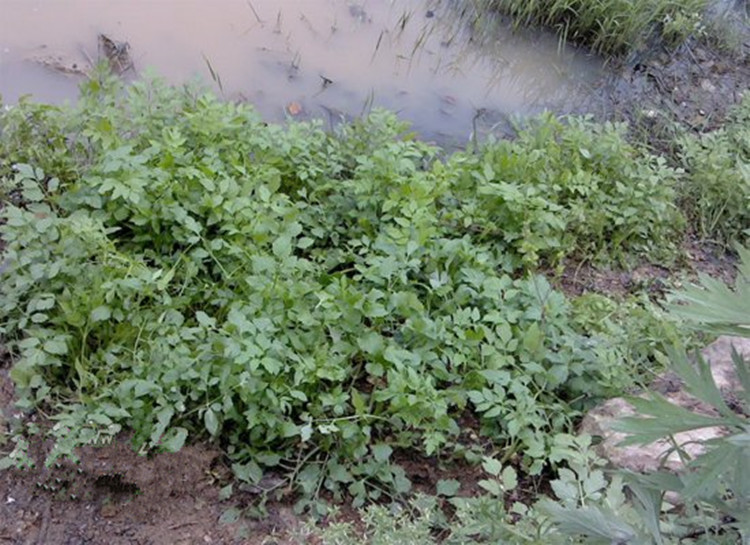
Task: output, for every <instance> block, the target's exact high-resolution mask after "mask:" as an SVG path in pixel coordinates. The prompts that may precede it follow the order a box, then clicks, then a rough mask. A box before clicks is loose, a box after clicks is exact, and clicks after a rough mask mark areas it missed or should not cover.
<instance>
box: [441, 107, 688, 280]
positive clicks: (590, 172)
mask: <svg viewBox="0 0 750 545" xmlns="http://www.w3.org/2000/svg"><path fill="white" fill-rule="evenodd" d="M625 130H626V127H625V126H624V125H619V124H610V123H607V124H596V123H593V122H591V121H590V120H587V119H581V118H568V119H566V120H564V121H560V120H557V119H556V118H554V117H553V116H552V115H550V114H546V115H543V116H541V117H539V118H537V119H534V120H532V121H530V122H529V123H528V124H527V125H526V126H525V127H522V128H520V129H519V131H518V136H517V138H516V139H514V140H507V141H500V142H491V143H490V144H488V145H485V146H483V147H481V148H480V149H479V150H477V151H476V152H469V153H457V154H455V155H454V156H453V157H452V158H451V159H450V160H449V161H448V164H447V169H448V170H447V174H448V176H450V177H451V179H453V180H455V182H454V183H453V184H452V186H453V187H452V189H453V194H452V196H453V197H454V198H455V199H456V204H455V205H454V206H455V209H454V211H452V212H449V213H448V214H447V217H448V218H449V219H450V220H451V221H453V222H454V224H455V229H456V230H458V231H465V232H467V233H471V234H472V236H473V238H475V239H477V240H482V241H485V242H487V243H490V244H493V245H497V246H498V247H499V248H501V249H502V250H503V251H504V252H505V253H507V254H509V255H511V256H521V260H522V261H523V262H524V263H525V265H526V266H529V265H533V264H536V263H537V262H538V261H539V259H540V258H541V259H543V260H545V261H547V262H548V263H551V264H556V263H558V262H559V261H560V260H561V259H563V258H565V257H569V256H574V257H577V258H579V259H593V260H595V261H611V260H613V259H615V260H620V261H626V260H627V259H628V258H629V257H632V256H634V255H639V256H644V255H645V256H650V257H651V258H653V259H662V260H670V259H672V258H673V256H674V251H675V246H674V243H675V242H676V239H677V237H678V236H679V233H680V230H681V228H682V226H683V218H682V215H681V213H680V212H679V210H677V208H676V207H675V205H674V198H675V197H674V185H675V182H676V179H677V175H678V173H677V172H675V170H674V169H672V168H670V167H669V166H667V164H666V161H665V160H664V159H663V158H660V157H659V158H657V157H653V156H649V155H647V154H644V153H642V152H640V151H639V150H637V149H636V148H635V147H633V146H632V145H631V144H629V143H628V142H627V140H626V138H625Z"/></svg>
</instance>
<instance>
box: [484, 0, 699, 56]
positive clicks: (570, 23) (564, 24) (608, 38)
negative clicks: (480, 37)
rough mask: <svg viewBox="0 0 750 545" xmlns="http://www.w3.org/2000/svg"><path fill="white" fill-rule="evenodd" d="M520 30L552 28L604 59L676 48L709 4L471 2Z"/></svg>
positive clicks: (655, 0) (670, 0) (686, 0)
mask: <svg viewBox="0 0 750 545" xmlns="http://www.w3.org/2000/svg"><path fill="white" fill-rule="evenodd" d="M474 1H475V2H476V4H477V7H478V8H479V12H480V13H483V12H486V11H487V10H492V11H496V12H500V13H503V14H505V15H508V16H510V17H511V18H512V19H513V21H514V23H515V24H518V25H541V26H545V27H550V28H552V29H554V30H555V31H556V32H558V33H559V34H560V35H561V36H564V37H565V39H566V40H567V41H570V42H574V43H578V44H581V45H585V46H587V47H590V48H591V49H593V50H595V51H596V52H599V53H603V54H607V55H622V54H628V53H631V52H633V51H639V50H643V49H645V48H647V47H649V46H650V45H652V44H653V43H655V42H657V41H662V42H666V43H667V44H669V45H677V44H679V43H681V42H683V41H684V40H685V39H687V38H688V37H689V36H691V35H692V34H693V33H695V31H696V30H698V29H699V28H700V27H701V23H702V19H703V14H704V12H705V10H706V6H707V4H708V0H474Z"/></svg>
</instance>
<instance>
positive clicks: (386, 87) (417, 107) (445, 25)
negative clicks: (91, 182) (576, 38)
mask: <svg viewBox="0 0 750 545" xmlns="http://www.w3.org/2000/svg"><path fill="white" fill-rule="evenodd" d="M455 4H456V3H454V5H451V4H450V3H449V2H446V1H445V0H444V1H443V2H439V1H425V0H411V1H409V0H357V1H354V0H283V1H282V0H210V1H209V0H203V1H198V0H150V1H148V0H0V94H2V96H3V99H4V101H5V102H6V103H13V102H15V101H16V100H17V99H18V97H19V96H20V95H22V94H25V93H31V94H33V95H34V97H35V99H36V100H41V101H52V102H60V101H62V100H64V99H69V98H70V99H72V98H74V97H75V95H76V88H77V85H78V82H79V81H80V79H81V77H83V76H81V75H77V74H75V73H66V71H67V72H70V71H72V72H75V71H77V70H79V69H82V68H85V67H86V66H87V65H88V63H89V62H90V61H91V60H95V59H96V58H97V54H98V53H97V35H98V34H99V33H104V34H106V35H107V36H109V37H111V38H112V39H114V40H118V41H123V42H128V43H129V45H130V50H129V52H130V55H131V57H132V59H133V61H134V66H135V72H136V73H142V72H143V71H144V70H145V69H147V68H148V67H153V68H155V69H156V71H157V72H158V73H159V74H161V75H163V76H165V77H167V78H168V79H169V80H170V81H172V82H181V81H184V80H186V79H189V78H191V77H195V76H200V77H202V78H203V79H205V80H206V81H208V82H209V83H210V84H211V85H212V86H213V87H214V88H215V89H216V90H217V92H220V93H222V94H223V95H224V96H226V97H227V98H230V99H237V98H244V99H246V100H248V101H250V102H252V103H254V104H255V105H256V106H257V107H258V109H259V110H260V111H261V112H262V113H263V114H264V115H265V116H266V117H268V118H269V119H272V120H277V119H283V118H284V117H285V116H286V115H289V113H290V112H292V113H294V114H295V115H296V116H298V117H305V116H319V117H323V118H324V119H328V118H329V117H334V118H337V117H338V115H339V112H343V113H345V114H347V115H358V114H360V113H361V112H362V111H363V110H366V109H367V108H369V107H371V106H373V105H374V106H384V107H387V108H390V109H393V110H396V111H399V112H400V113H401V115H402V116H403V117H404V118H406V119H409V120H410V121H412V123H413V124H414V126H415V128H416V129H417V130H418V131H419V132H420V133H421V134H422V135H423V136H424V137H426V138H429V139H436V140H438V141H441V142H443V143H445V142H446V141H451V140H452V141H454V142H458V143H461V142H465V141H466V140H467V139H468V137H469V135H470V133H471V131H472V129H473V127H474V126H475V125H477V123H483V124H484V126H485V130H487V129H488V128H490V127H491V126H492V125H495V126H500V125H502V124H503V120H504V119H505V118H506V116H508V115H512V114H526V113H533V112H536V111H539V110H542V109H545V108H548V109H555V110H562V111H565V110H571V109H575V108H576V107H578V106H579V105H580V104H582V103H583V102H585V101H587V100H588V97H589V96H590V92H591V87H592V85H594V82H595V81H597V78H598V77H599V75H600V69H601V61H600V60H599V59H597V58H594V57H589V56H586V55H584V54H582V53H577V52H575V51H573V50H571V49H570V48H566V49H565V50H564V51H559V50H558V41H557V40H556V39H555V38H554V37H552V36H549V35H539V33H536V34H531V33H513V32H511V31H510V30H509V29H508V28H507V27H505V26H504V25H502V24H501V23H498V24H493V23H486V24H488V25H490V26H491V27H490V29H489V31H487V29H485V31H484V32H480V31H478V30H477V25H474V26H472V25H470V24H469V23H470V21H468V20H467V19H470V18H469V17H464V18H461V17H459V16H458V14H457V9H456V8H455ZM457 4H458V5H460V2H459V3H457ZM472 29H473V30H472ZM486 35H491V36H492V39H487V38H485V37H484V36H486ZM209 64H210V67H211V69H212V70H213V72H214V74H215V75H216V80H214V79H212V77H211V73H210V70H209ZM219 79H220V82H221V88H220V89H219V85H218V82H217V80H219ZM298 107H299V108H298ZM300 109H301V111H299V112H298V110H300ZM478 112H479V113H481V112H484V115H482V116H479V117H478V115H477V114H478Z"/></svg>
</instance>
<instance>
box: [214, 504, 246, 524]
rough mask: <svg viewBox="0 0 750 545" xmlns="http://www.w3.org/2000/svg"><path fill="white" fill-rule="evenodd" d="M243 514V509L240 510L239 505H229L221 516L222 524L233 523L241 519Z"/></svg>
mask: <svg viewBox="0 0 750 545" xmlns="http://www.w3.org/2000/svg"><path fill="white" fill-rule="evenodd" d="M241 514H242V511H240V510H239V509H238V508H237V507H229V508H227V509H224V512H223V513H222V514H221V516H220V517H219V522H220V523H221V524H232V523H234V522H237V521H238V520H239V519H240V515H241Z"/></svg>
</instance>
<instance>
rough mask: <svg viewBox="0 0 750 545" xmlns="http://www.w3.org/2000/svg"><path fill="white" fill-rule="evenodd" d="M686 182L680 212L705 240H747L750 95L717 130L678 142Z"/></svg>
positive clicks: (749, 210) (749, 181)
mask: <svg viewBox="0 0 750 545" xmlns="http://www.w3.org/2000/svg"><path fill="white" fill-rule="evenodd" d="M680 145H681V153H680V157H681V160H682V164H683V165H684V168H685V171H686V176H685V179H684V182H683V183H682V184H681V191H680V193H681V206H682V208H683V209H684V210H685V213H686V215H687V216H688V218H689V221H690V224H691V225H693V226H694V227H695V230H696V234H697V235H698V236H699V237H700V238H701V239H704V240H712V241H716V242H719V243H722V244H728V243H731V242H732V241H739V242H743V241H745V240H747V239H748V237H750V227H748V226H750V94H748V93H746V94H745V96H744V97H743V99H742V102H741V103H740V104H739V105H738V106H737V107H735V109H734V110H733V111H732V112H731V114H730V115H729V120H728V122H727V123H726V124H725V125H724V126H723V127H721V128H719V129H717V130H715V131H712V132H709V133H705V134H701V135H697V136H693V135H688V136H685V137H684V138H682V139H681V140H680Z"/></svg>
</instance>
